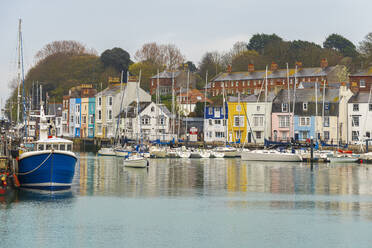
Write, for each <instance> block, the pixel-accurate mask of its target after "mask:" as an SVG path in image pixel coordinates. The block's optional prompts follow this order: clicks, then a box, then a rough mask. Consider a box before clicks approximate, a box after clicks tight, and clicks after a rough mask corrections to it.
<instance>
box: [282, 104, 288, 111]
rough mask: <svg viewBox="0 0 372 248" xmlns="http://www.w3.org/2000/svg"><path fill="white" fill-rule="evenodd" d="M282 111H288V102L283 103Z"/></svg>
mask: <svg viewBox="0 0 372 248" xmlns="http://www.w3.org/2000/svg"><path fill="white" fill-rule="evenodd" d="M282 112H288V103H282Z"/></svg>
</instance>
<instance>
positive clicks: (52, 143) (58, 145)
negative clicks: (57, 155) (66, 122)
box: [36, 138, 73, 152]
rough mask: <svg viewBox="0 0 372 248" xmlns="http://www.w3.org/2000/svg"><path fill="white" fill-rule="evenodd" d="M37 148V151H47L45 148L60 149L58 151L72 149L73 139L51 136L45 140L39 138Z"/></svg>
mask: <svg viewBox="0 0 372 248" xmlns="http://www.w3.org/2000/svg"><path fill="white" fill-rule="evenodd" d="M36 144H37V146H36V150H37V151H45V150H58V151H70V152H71V151H72V148H73V146H72V144H73V142H72V141H71V140H65V139H59V138H51V139H45V140H39V141H37V142H36Z"/></svg>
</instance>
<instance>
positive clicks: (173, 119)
mask: <svg viewBox="0 0 372 248" xmlns="http://www.w3.org/2000/svg"><path fill="white" fill-rule="evenodd" d="M174 110H175V104H174V70H172V135H174V131H175V130H174V125H175V118H174V113H175V112H174Z"/></svg>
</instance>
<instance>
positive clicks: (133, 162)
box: [124, 158, 147, 168]
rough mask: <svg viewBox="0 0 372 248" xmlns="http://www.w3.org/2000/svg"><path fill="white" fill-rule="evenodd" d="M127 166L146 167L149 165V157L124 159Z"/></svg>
mask: <svg viewBox="0 0 372 248" xmlns="http://www.w3.org/2000/svg"><path fill="white" fill-rule="evenodd" d="M124 166H125V167H132V168H146V167H147V159H145V158H143V159H135V160H124Z"/></svg>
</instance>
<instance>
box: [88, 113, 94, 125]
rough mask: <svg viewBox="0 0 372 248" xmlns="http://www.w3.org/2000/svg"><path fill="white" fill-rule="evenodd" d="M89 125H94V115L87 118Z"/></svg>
mask: <svg viewBox="0 0 372 248" xmlns="http://www.w3.org/2000/svg"><path fill="white" fill-rule="evenodd" d="M89 124H94V115H90V116H89Z"/></svg>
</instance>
